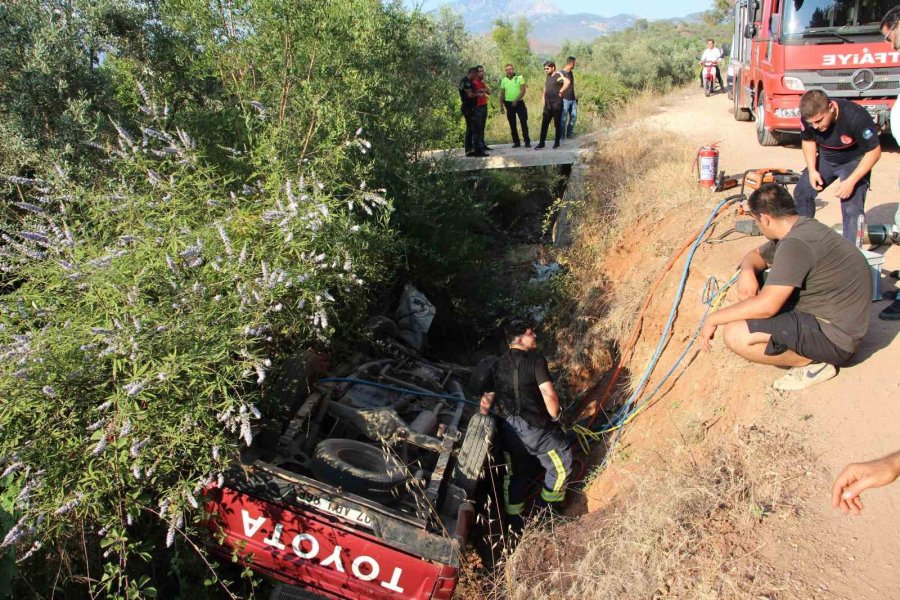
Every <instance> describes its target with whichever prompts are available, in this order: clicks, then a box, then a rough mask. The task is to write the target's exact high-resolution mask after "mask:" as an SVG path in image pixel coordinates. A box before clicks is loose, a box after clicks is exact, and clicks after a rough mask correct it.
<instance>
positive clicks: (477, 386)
mask: <svg viewBox="0 0 900 600" xmlns="http://www.w3.org/2000/svg"><path fill="white" fill-rule="evenodd" d="M495 364H497V357H496V356H485V357H484V358H482V359H481V360H480V361H478V364H477V365H475V368H474V369H472V374H471V375H469V383H468V385H466V392H468V394H469V396H471V397H472V398H480V397H481V394H483V393H484V386H485V383H486V382H487V379H488V377H490V376H491V372H492V371H493V369H494V365H495Z"/></svg>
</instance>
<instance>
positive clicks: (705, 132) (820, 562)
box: [648, 90, 900, 600]
mask: <svg viewBox="0 0 900 600" xmlns="http://www.w3.org/2000/svg"><path fill="white" fill-rule="evenodd" d="M648 122H649V123H651V124H652V125H653V127H654V128H657V127H658V128H663V129H667V130H670V131H673V132H677V133H678V134H680V135H683V136H685V137H686V138H688V139H689V140H691V141H692V142H694V143H695V144H696V145H697V146H700V145H702V144H706V143H710V142H716V141H719V142H720V149H721V157H722V158H721V163H720V168H723V169H725V170H726V171H727V172H729V173H736V172H740V171H744V170H746V169H750V168H759V167H788V168H793V169H796V170H798V171H800V170H802V168H803V166H804V164H803V158H802V156H801V152H800V149H799V145H797V144H796V143H795V144H793V145H789V146H785V147H777V148H764V147H761V146H759V145H758V144H757V142H756V136H755V129H754V123H752V122H750V123H739V122H737V121H735V120H734V119H733V117H732V114H731V102H730V101H729V100H728V99H727V97H726V96H725V95H724V94H720V95H717V96H714V97H711V98H704V97H703V95H702V93H700V91H699V90H688V91H685V92H684V93H681V94H677V95H676V96H674V97H673V99H672V100H671V102H670V103H669V104H668V105H667V106H665V107H664V108H663V109H662V110H661V112H660V113H659V114H657V115H654V116H652V117H650V118H649V119H648ZM886 146H887V147H886V149H885V150H886V151H885V153H884V155H883V157H882V159H881V161H880V162H879V163H878V165H877V166H876V167H875V170H874V173H873V179H872V190H871V191H870V193H869V195H868V200H867V207H866V208H867V222H869V223H886V222H889V221H890V220H891V217H892V215H893V213H894V211H895V210H896V208H897V201H898V198H900V191H898V188H897V179H898V175H900V151H898V150H897V148H896V146H894V145H893V143H891V144H890V145H886ZM725 195H726V194H722V196H723V197H724V196H725ZM821 199H822V200H823V201H824V203H825V205H824V206H822V207H821V208H820V209H819V211H818V213H817V218H818V219H819V220H821V221H822V222H824V223H826V224H829V225H832V224H835V223H840V220H841V218H840V204H839V202H838V201H836V199H835V198H834V196H833V193H832V190H831V189H829V190H826V191H825V192H824V193H823V194H822V195H821ZM758 239H759V238H758ZM756 243H757V242H756V241H754V240H740V241H738V242H734V243H729V244H724V245H722V246H721V247H720V248H719V250H718V251H717V253H716V255H710V256H708V257H706V259H705V261H704V262H705V263H706V264H705V267H706V268H708V269H713V270H715V269H716V268H719V269H722V270H725V272H727V269H728V268H729V265H730V266H732V267H733V265H734V264H735V262H736V261H737V260H738V258H739V256H740V255H741V254H742V253H743V252H746V250H747V249H749V248H751V247H753V246H754V245H755V244H756ZM877 251H878V252H882V253H885V256H886V262H885V269H884V273H887V272H888V271H890V270H894V269H898V268H900V246H893V247H890V248H881V249H878V250H877ZM881 285H882V289H891V288H892V287H893V285H894V282H893V281H891V280H888V279H886V278H883V280H882V284H881ZM886 305H887V303H886V302H877V303H873V304H872V314H871V317H872V320H871V327H870V330H869V334H868V336H867V337H866V340H865V342H864V344H863V346H862V348H861V349H860V350H859V353H858V356H857V358H856V360H854V363H853V364H852V365H851V366H849V367H847V368H845V369H843V370H842V371H841V372H840V374H839V376H838V377H836V378H835V379H833V380H831V381H829V382H826V383H824V384H821V385H818V386H815V387H814V388H812V389H809V390H807V391H805V392H802V393H798V394H793V395H785V396H783V397H780V398H779V399H778V408H777V411H776V412H775V414H776V418H777V419H779V420H781V421H783V422H784V423H786V424H787V425H788V426H789V427H790V428H793V429H798V430H801V431H803V432H805V433H807V434H808V443H809V445H810V447H811V448H812V450H813V452H814V453H815V454H816V455H817V456H818V458H819V460H820V462H821V464H822V465H823V466H824V469H825V470H826V471H827V476H828V477H829V478H830V477H832V476H833V475H834V474H836V473H837V472H838V471H839V470H840V469H841V468H842V467H843V465H844V464H845V463H847V462H851V461H861V460H866V459H871V458H875V457H878V456H880V455H883V454H885V453H887V452H890V451H893V450H896V449H900V336H898V331H900V323H897V322H893V323H892V322H886V321H881V320H879V319H877V314H878V312H879V311H880V310H881V309H882V308H884V307H885V306H886ZM718 352H719V353H724V352H726V351H725V350H723V349H721V347H720V349H719V350H718ZM739 369H740V370H739V372H738V375H739V376H738V377H736V378H733V380H732V381H730V382H729V383H728V385H729V386H730V387H732V388H734V389H732V390H731V391H732V392H737V395H739V396H740V395H743V396H744V397H745V398H746V402H747V406H746V407H744V408H745V410H744V411H743V413H742V414H743V416H741V417H737V418H736V419H735V420H736V421H738V422H739V421H741V420H744V421H750V422H752V420H753V418H754V416H753V415H754V414H761V413H762V412H764V411H765V410H767V402H768V405H769V406H770V405H771V404H772V397H771V395H770V394H769V393H768V392H764V391H763V390H761V389H760V386H767V385H768V384H769V383H771V381H772V380H773V379H775V378H776V377H777V376H779V375H780V374H781V371H780V370H778V369H775V368H772V367H762V366H752V365H748V366H744V365H741V366H740V367H739ZM741 392H743V393H741ZM864 498H865V504H866V508H865V511H864V514H863V515H862V516H860V517H848V516H844V515H842V514H841V513H839V512H838V511H835V510H832V509H831V507H830V489H816V490H814V492H813V493H812V497H811V498H810V500H811V502H810V507H811V509H810V510H808V511H805V513H804V514H802V515H801V516H799V517H794V518H790V519H787V520H782V521H779V522H777V523H770V524H769V527H770V528H771V541H770V542H769V543H768V544H767V545H766V547H765V548H763V549H762V550H761V552H763V553H764V554H765V555H767V556H768V557H769V559H770V560H772V561H776V562H777V563H779V564H780V565H781V566H784V565H789V567H788V571H789V572H790V573H791V577H792V578H796V579H797V580H802V581H803V582H805V584H806V585H805V586H804V589H806V590H810V589H811V590H816V592H815V596H816V597H821V598H853V599H855V600H859V599H866V598H871V599H872V600H875V599H884V598H900V535H898V531H900V484H897V485H894V486H892V487H890V488H886V489H882V490H877V491H874V492H868V493H867V494H865V496H864Z"/></svg>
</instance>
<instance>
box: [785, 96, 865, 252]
mask: <svg viewBox="0 0 900 600" xmlns="http://www.w3.org/2000/svg"><path fill="white" fill-rule="evenodd" d="M800 128H801V134H800V136H801V138H802V139H803V160H804V161H806V169H805V170H804V171H803V176H802V177H800V181H799V182H798V183H797V187H796V188H795V189H794V203H795V204H796V205H797V214H799V215H800V216H801V217H815V216H816V196H817V195H818V193H819V192H820V191H822V190H823V189H825V188H826V187H827V186H829V185H831V183H832V182H833V181H835V180H836V179H837V180H839V181H838V188H837V191H836V192H835V195H836V196H837V197H838V198H839V199H840V201H841V214H842V216H843V233H844V237H845V238H847V239H848V240H850V241H854V240H855V239H856V230H857V224H858V220H859V217H860V215H863V214H865V202H866V192H867V191H868V190H869V177H870V175H871V171H872V167H874V166H875V163H877V162H878V159H879V158H881V144H880V142H879V141H878V130H877V129H876V127H875V123H874V122H873V121H872V117H871V116H869V113H868V112H866V110H865V109H864V108H862V107H860V106H858V105H856V104H854V103H853V102H849V101H845V100H830V99H829V98H828V96H827V95H826V94H825V92H822V91H820V90H810V91H808V92H806V93H805V94H803V97H802V98H801V99H800Z"/></svg>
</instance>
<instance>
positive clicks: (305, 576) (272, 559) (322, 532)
mask: <svg viewBox="0 0 900 600" xmlns="http://www.w3.org/2000/svg"><path fill="white" fill-rule="evenodd" d="M212 496H213V498H214V499H213V500H212V501H211V502H210V503H209V504H208V505H207V510H208V511H209V512H210V513H211V514H213V515H215V517H214V518H213V519H211V520H210V522H209V526H210V529H211V530H212V531H213V532H214V533H215V532H218V533H219V534H220V535H221V534H224V535H225V538H224V540H223V541H222V545H221V546H218V547H214V551H216V552H217V553H219V554H220V555H223V556H231V554H232V552H233V551H236V552H237V554H238V556H239V557H240V558H241V561H242V562H244V563H246V564H252V565H253V568H254V569H255V570H257V571H261V572H264V573H267V574H269V575H271V576H272V577H273V578H275V579H278V580H280V581H284V582H285V583H291V584H297V585H302V586H303V587H305V588H307V589H310V590H312V591H315V592H316V593H318V594H321V595H323V596H325V597H328V598H341V599H373V600H398V599H410V600H412V599H419V600H426V599H431V598H434V599H435V600H438V599H440V598H450V596H451V595H452V593H453V588H454V587H455V585H456V577H457V569H456V568H454V567H452V566H450V565H442V564H439V563H433V562H430V561H427V560H424V559H422V558H420V557H417V556H414V555H411V554H408V553H405V552H402V551H400V550H397V549H396V548H392V547H391V546H389V545H387V544H385V543H384V541H383V540H379V539H378V538H376V537H375V536H374V535H370V534H367V533H364V532H362V531H360V530H358V529H353V528H350V527H346V528H345V527H342V526H341V524H340V523H339V521H338V520H337V519H334V518H333V517H331V516H330V515H321V514H318V513H316V512H315V511H313V510H309V511H307V510H303V509H301V508H299V507H291V508H290V509H287V508H284V507H282V506H278V505H274V504H272V503H270V502H267V501H264V500H260V499H257V498H254V497H252V496H248V495H246V494H243V493H241V492H238V491H236V490H233V489H231V488H228V487H225V488H223V489H221V490H217V491H216V492H215V493H213V494H212Z"/></svg>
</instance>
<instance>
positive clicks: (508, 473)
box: [503, 452, 525, 515]
mask: <svg viewBox="0 0 900 600" xmlns="http://www.w3.org/2000/svg"><path fill="white" fill-rule="evenodd" d="M503 456H504V457H505V458H506V469H505V471H504V473H505V474H504V475H503V509H504V511H506V514H508V515H521V514H522V512H524V510H525V503H524V502H518V503H515V504H513V503H511V502H510V501H509V486H510V482H511V481H512V468H513V461H512V456H511V455H510V453H509V452H504V453H503Z"/></svg>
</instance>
